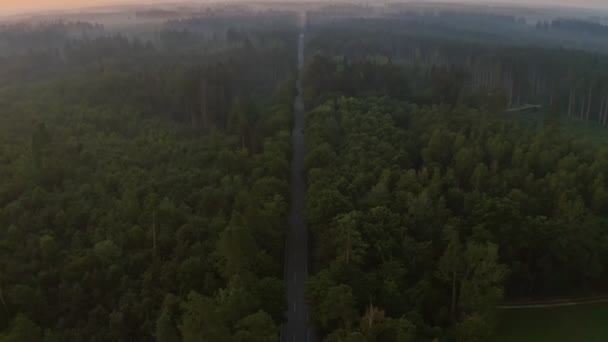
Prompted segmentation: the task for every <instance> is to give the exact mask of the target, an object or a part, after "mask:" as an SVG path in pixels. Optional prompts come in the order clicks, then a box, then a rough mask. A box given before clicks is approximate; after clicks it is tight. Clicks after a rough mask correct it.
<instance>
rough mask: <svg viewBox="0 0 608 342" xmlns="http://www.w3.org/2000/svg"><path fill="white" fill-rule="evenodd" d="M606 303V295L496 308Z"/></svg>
mask: <svg viewBox="0 0 608 342" xmlns="http://www.w3.org/2000/svg"><path fill="white" fill-rule="evenodd" d="M598 303H608V297H606V296H602V297H587V298H576V299H569V298H564V299H552V300H546V301H530V302H521V303H512V304H503V305H499V306H498V309H543V308H556V307H560V306H574V305H585V304H598Z"/></svg>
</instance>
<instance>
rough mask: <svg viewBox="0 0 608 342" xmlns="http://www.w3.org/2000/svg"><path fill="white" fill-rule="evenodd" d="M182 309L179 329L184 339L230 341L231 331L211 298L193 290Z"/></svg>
mask: <svg viewBox="0 0 608 342" xmlns="http://www.w3.org/2000/svg"><path fill="white" fill-rule="evenodd" d="M182 310H183V315H182V319H181V323H180V325H179V330H180V332H181V335H182V338H183V341H185V342H194V341H218V342H222V341H230V331H229V329H228V327H227V326H226V325H225V323H224V320H223V318H222V317H221V315H220V313H219V312H218V310H217V308H216V307H215V305H214V304H213V302H212V301H211V300H210V299H208V298H205V297H203V296H201V295H199V294H198V293H195V292H191V293H190V294H189V295H188V299H187V300H186V301H185V302H184V303H183V304H182Z"/></svg>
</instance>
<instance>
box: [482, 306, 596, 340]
mask: <svg viewBox="0 0 608 342" xmlns="http://www.w3.org/2000/svg"><path fill="white" fill-rule="evenodd" d="M493 341H494V342H511V341H513V342H515V341H516V342H605V341H608V303H597V304H581V305H573V306H561V307H552V308H526V309H506V310H500V311H499V324H498V328H497V331H496V335H495V338H494V339H493Z"/></svg>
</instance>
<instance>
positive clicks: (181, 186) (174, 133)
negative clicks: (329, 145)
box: [0, 21, 296, 342]
mask: <svg viewBox="0 0 608 342" xmlns="http://www.w3.org/2000/svg"><path fill="white" fill-rule="evenodd" d="M224 23H229V21H224ZM81 26H83V27H84V28H86V29H87V30H88V29H89V28H94V29H95V30H103V29H104V28H103V27H102V26H101V25H93V24H91V25H82V24H80V23H56V24H49V25H45V26H40V27H39V26H36V28H35V29H31V28H30V27H27V28H26V27H24V28H22V30H21V31H19V30H20V27H13V26H11V27H10V28H9V29H8V31H4V32H5V34H6V35H7V36H8V37H15V36H16V37H22V38H20V39H19V40H18V42H19V44H17V45H16V46H15V45H14V44H12V41H13V40H11V39H8V40H7V41H8V42H9V44H8V47H10V48H12V49H13V50H11V51H12V53H11V54H10V55H9V56H8V57H6V60H5V61H6V63H5V62H4V61H3V62H2V63H0V72H1V73H2V74H3V75H9V76H11V77H13V78H12V79H9V78H8V77H7V78H4V77H3V78H2V80H3V81H2V84H3V86H2V88H1V89H0V160H1V163H2V168H0V226H2V227H3V229H1V230H0V306H1V307H2V308H1V309H0V340H1V341H33V342H34V341H44V342H51V341H57V342H58V341H153V340H155V341H182V340H183V341H201V340H210V341H273V340H277V339H278V334H279V328H278V327H279V326H280V325H281V324H282V323H283V321H284V317H283V312H284V310H285V307H286V302H285V298H284V293H285V290H284V285H283V281H282V270H283V253H284V251H283V245H284V243H283V242H284V234H285V233H284V221H285V220H286V215H287V208H288V197H287V192H288V188H287V179H288V174H289V162H288V161H289V156H290V145H289V130H290V125H291V120H292V119H291V109H292V103H293V96H294V87H293V85H292V84H293V82H292V79H293V74H294V68H295V62H294V59H295V56H294V57H293V58H285V56H288V55H290V54H291V52H292V50H293V46H294V45H295V39H296V35H295V33H294V32H293V28H292V27H291V26H287V25H281V26H277V27H275V28H273V30H269V29H266V28H264V27H262V26H257V27H255V28H253V27H252V28H250V29H249V30H248V31H247V32H239V28H238V27H236V28H230V27H227V26H224V27H223V28H222V27H220V26H219V25H217V27H216V30H215V31H214V34H215V35H216V36H215V37H214V39H215V40H214V41H212V42H209V41H210V40H209V39H207V38H205V36H204V34H198V33H197V32H196V31H195V30H193V29H190V30H179V31H175V30H174V29H173V28H172V25H167V26H165V27H163V28H162V30H163V31H162V32H163V34H162V35H161V39H162V44H158V43H153V42H144V41H140V40H137V39H132V38H129V37H126V36H121V35H114V34H105V33H99V34H98V35H97V36H94V37H93V36H86V37H85V36H83V37H78V38H74V37H67V36H61V35H59V34H57V36H59V37H63V38H57V39H56V41H53V44H56V45H53V46H52V47H49V48H48V49H43V48H40V49H39V50H27V52H23V51H21V50H20V45H23V44H26V43H28V42H29V43H31V44H34V45H37V44H38V43H37V40H38V39H39V37H41V36H46V35H50V36H55V32H64V31H67V29H68V28H69V29H71V28H78V29H79V30H80V27H81ZM44 27H46V28H47V29H46V30H45V29H44ZM40 30H42V31H43V32H44V33H40V34H39V33H38V32H39V31H40ZM235 32H236V33H238V34H236V33H235ZM181 35H192V36H194V37H195V38H198V39H200V40H201V41H207V43H206V45H204V46H194V47H189V48H187V47H184V45H185V44H187V43H188V42H187V41H183V40H182V39H181ZM25 37H27V38H25ZM212 45H213V46H214V49H209V48H208V46H212ZM40 55H43V56H44V57H40V58H38V56H40ZM48 56H56V58H48ZM42 61H43V63H39V62H42Z"/></svg>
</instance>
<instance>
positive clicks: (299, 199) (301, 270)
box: [281, 33, 313, 342]
mask: <svg viewBox="0 0 608 342" xmlns="http://www.w3.org/2000/svg"><path fill="white" fill-rule="evenodd" d="M303 64H304V33H300V37H299V42H298V69H299V70H301V69H302V65H303ZM301 83H302V80H301V76H298V80H297V83H296V87H297V90H298V94H297V96H296V98H295V101H294V127H293V132H292V148H293V157H292V158H293V159H292V160H291V179H290V184H289V187H290V193H291V208H290V211H289V231H288V233H287V241H286V246H285V282H286V284H287V300H288V310H287V323H286V324H285V325H284V326H283V327H282V330H281V341H283V342H308V341H313V336H312V330H311V329H309V327H308V310H307V307H306V301H305V299H304V291H305V289H306V280H307V278H308V231H307V228H306V219H305V218H306V216H305V204H304V197H305V195H306V183H305V182H304V134H303V130H304V105H303V103H302V95H301V93H302V91H301V90H302V84H301Z"/></svg>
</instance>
